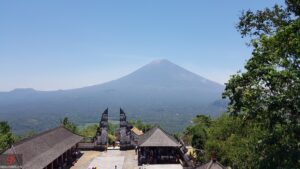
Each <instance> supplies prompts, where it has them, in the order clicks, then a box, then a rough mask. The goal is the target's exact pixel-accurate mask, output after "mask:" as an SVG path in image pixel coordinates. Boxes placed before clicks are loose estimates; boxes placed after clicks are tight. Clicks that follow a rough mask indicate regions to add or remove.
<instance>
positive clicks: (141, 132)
mask: <svg viewBox="0 0 300 169" xmlns="http://www.w3.org/2000/svg"><path fill="white" fill-rule="evenodd" d="M131 131H132V132H133V133H134V134H135V135H137V136H140V135H143V134H144V133H143V131H141V130H139V129H138V128H136V127H133V128H132V129H131Z"/></svg>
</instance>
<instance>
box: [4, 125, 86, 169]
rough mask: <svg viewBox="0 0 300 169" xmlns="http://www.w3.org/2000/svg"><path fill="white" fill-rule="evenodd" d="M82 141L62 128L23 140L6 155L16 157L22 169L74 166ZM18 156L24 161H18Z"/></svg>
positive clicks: (49, 168)
mask: <svg viewBox="0 0 300 169" xmlns="http://www.w3.org/2000/svg"><path fill="white" fill-rule="evenodd" d="M82 139H83V138H82V137H81V136H79V135H76V134H74V133H72V132H71V131H69V130H68V129H66V128H64V127H62V126H61V127H57V128H54V129H52V130H48V131H45V132H43V133H40V134H37V135H35V136H33V137H30V138H26V139H24V140H21V141H20V142H17V143H15V144H13V145H12V147H11V148H10V149H8V150H6V151H5V152H4V154H9V155H15V157H16V158H17V159H16V160H17V161H19V162H20V164H18V166H19V167H20V168H22V169H57V168H62V167H66V166H67V165H71V164H72V162H73V161H74V160H75V159H76V156H77V155H78V152H77V144H78V143H79V142H80V141H81V140H82ZM18 155H21V156H22V157H21V158H22V159H18V158H20V157H19V156H18ZM21 161H23V163H21Z"/></svg>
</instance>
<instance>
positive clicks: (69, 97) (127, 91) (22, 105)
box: [0, 60, 224, 132]
mask: <svg viewBox="0 0 300 169" xmlns="http://www.w3.org/2000/svg"><path fill="white" fill-rule="evenodd" d="M223 89H224V86H222V85H220V84H218V83H216V82H213V81H210V80H208V79H205V78H203V77H201V76H199V75H197V74H194V73H192V72H190V71H187V70H185V69H184V68H181V67H180V66H178V65H175V64H173V63H171V62H169V61H167V60H158V61H153V62H151V63H149V64H147V65H145V66H143V67H141V68H140V69H138V70H136V71H134V72H133V73H131V74H129V75H127V76H124V77H122V78H120V79H117V80H114V81H110V82H107V83H104V84H100V85H94V86H89V87H84V88H79V89H72V90H60V91H51V92H42V91H35V90H33V89H18V90H14V91H11V92H2V93H0V118H1V119H6V120H8V121H9V122H10V123H11V124H12V125H13V129H14V130H15V131H17V132H24V131H25V130H27V129H34V130H36V129H38V130H44V129H46V128H51V127H53V126H55V125H57V124H58V122H59V119H61V118H63V117H64V116H69V117H70V118H71V119H72V120H74V121H75V122H77V123H79V124H83V123H86V122H96V121H97V120H98V118H99V112H102V110H104V109H105V108H106V107H109V108H110V116H112V118H113V119H114V118H115V119H117V118H118V117H117V116H118V113H117V110H118V108H119V107H123V108H124V109H125V111H126V112H128V116H129V118H135V119H141V120H144V121H148V122H154V123H159V124H161V125H162V126H163V127H166V128H167V129H169V131H176V130H179V129H181V128H183V127H184V126H185V125H187V124H188V123H189V121H190V120H191V118H192V117H193V116H194V115H196V114H198V113H206V114H212V115H216V114H218V113H220V111H222V110H223V109H222V108H221V109H220V110H219V109H213V110H214V112H211V111H210V107H211V106H210V105H212V104H213V103H214V102H215V101H216V100H219V99H221V93H222V91H223ZM216 110H218V112H216ZM114 112H115V113H114Z"/></svg>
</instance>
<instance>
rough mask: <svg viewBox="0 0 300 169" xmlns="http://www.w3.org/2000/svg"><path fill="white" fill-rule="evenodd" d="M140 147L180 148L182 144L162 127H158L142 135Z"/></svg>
mask: <svg viewBox="0 0 300 169" xmlns="http://www.w3.org/2000/svg"><path fill="white" fill-rule="evenodd" d="M139 146H140V147H180V146H181V145H180V143H179V142H178V141H177V140H176V139H175V138H174V137H173V136H171V135H169V134H168V133H167V132H165V131H164V130H163V129H161V128H160V127H158V126H156V127H154V128H152V129H151V130H149V131H148V132H146V133H145V134H144V135H141V136H140V138H139Z"/></svg>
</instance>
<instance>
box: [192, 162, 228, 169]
mask: <svg viewBox="0 0 300 169" xmlns="http://www.w3.org/2000/svg"><path fill="white" fill-rule="evenodd" d="M196 169H226V167H224V166H223V165H222V164H220V163H219V162H218V161H213V160H211V161H210V162H208V163H205V164H203V165H201V166H200V167H197V168H196Z"/></svg>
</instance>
